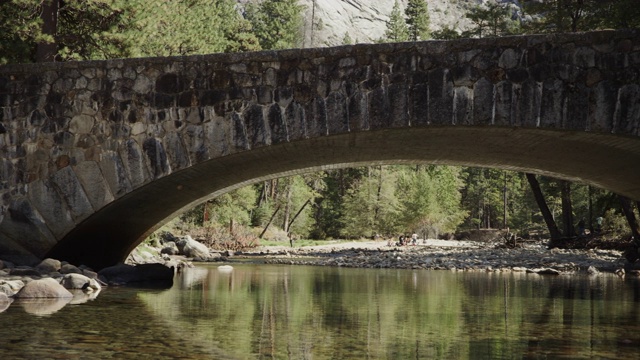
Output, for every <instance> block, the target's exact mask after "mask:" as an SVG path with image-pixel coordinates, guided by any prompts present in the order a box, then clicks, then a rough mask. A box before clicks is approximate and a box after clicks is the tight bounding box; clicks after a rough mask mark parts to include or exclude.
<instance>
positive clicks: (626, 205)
mask: <svg viewBox="0 0 640 360" xmlns="http://www.w3.org/2000/svg"><path fill="white" fill-rule="evenodd" d="M618 199H620V205H621V207H622V212H623V213H624V216H625V217H626V218H627V223H629V227H630V228H631V234H632V235H633V238H634V239H635V241H637V242H638V241H640V227H638V220H637V219H636V215H635V214H634V212H633V205H632V203H631V200H629V198H627V197H624V196H622V195H618Z"/></svg>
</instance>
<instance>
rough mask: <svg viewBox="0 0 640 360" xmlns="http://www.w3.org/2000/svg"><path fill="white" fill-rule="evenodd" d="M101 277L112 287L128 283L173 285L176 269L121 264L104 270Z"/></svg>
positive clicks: (149, 265)
mask: <svg viewBox="0 0 640 360" xmlns="http://www.w3.org/2000/svg"><path fill="white" fill-rule="evenodd" d="M98 275H99V277H100V278H101V279H102V280H103V281H104V282H106V283H108V284H111V285H123V284H127V283H136V282H137V283H140V282H150V283H162V284H167V285H169V286H171V284H173V275H174V268H173V267H167V266H165V265H163V264H140V265H136V266H134V265H128V264H119V265H114V266H110V267H107V268H104V269H102V270H100V272H98Z"/></svg>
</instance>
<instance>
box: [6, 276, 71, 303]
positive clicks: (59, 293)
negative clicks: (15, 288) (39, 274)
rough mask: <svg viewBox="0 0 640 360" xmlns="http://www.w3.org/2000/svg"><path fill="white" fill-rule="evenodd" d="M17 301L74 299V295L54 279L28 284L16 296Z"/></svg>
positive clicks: (34, 281)
mask: <svg viewBox="0 0 640 360" xmlns="http://www.w3.org/2000/svg"><path fill="white" fill-rule="evenodd" d="M15 298H17V299H34V298H73V294H71V292H69V290H67V289H65V288H64V287H63V286H62V285H60V283H58V282H57V281H56V280H54V279H52V278H45V279H39V280H33V281H30V282H28V283H27V284H26V285H25V286H24V287H23V288H22V289H21V290H20V291H19V292H18V293H17V294H16V295H15Z"/></svg>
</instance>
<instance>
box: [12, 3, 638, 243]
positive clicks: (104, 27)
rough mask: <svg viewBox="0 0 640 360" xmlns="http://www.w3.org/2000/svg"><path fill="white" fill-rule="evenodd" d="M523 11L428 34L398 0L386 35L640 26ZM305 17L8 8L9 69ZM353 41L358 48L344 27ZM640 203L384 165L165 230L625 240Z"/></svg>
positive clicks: (594, 16) (236, 202) (190, 50)
mask: <svg viewBox="0 0 640 360" xmlns="http://www.w3.org/2000/svg"><path fill="white" fill-rule="evenodd" d="M522 3H523V6H522V9H520V10H521V13H519V14H515V13H514V11H513V8H512V7H510V6H508V4H502V3H497V2H496V3H489V4H488V5H486V6H484V5H483V6H478V5H473V2H469V3H468V9H467V13H466V15H465V16H466V17H467V18H468V19H469V20H470V21H471V23H472V24H473V26H472V27H471V28H469V29H465V30H461V29H455V28H446V27H445V28H443V29H440V30H438V31H431V30H430V23H429V8H428V2H427V1H425V0H409V1H408V3H407V5H406V7H404V8H403V7H402V6H401V4H400V3H398V2H397V1H396V3H395V5H394V7H393V11H392V12H391V14H389V20H388V22H387V26H386V32H385V36H384V37H383V38H381V39H379V40H378V41H379V42H394V41H419V40H428V39H456V38H462V37H476V38H479V37H492V36H505V35H517V34H533V33H553V32H576V31H588V30H597V29H612V28H613V29H622V28H639V27H640V7H639V6H637V0H615V1H613V0H580V1H577V0H555V1H542V2H540V1H524V2H522ZM314 4H315V3H314ZM516 15H517V16H516ZM306 22H311V23H312V26H311V27H310V28H311V29H313V24H314V19H305V18H304V17H303V7H302V6H301V5H299V4H298V2H297V1H296V0H262V1H248V2H243V3H239V2H237V1H235V0H176V1H146V0H0V65H2V64H11V63H29V62H47V61H75V60H91V59H110V58H127V57H149V56H173V55H193V54H206V53H216V52H241V51H257V50H271V49H286V48H297V47H301V46H302V38H303V34H302V31H303V30H302V29H303V28H304V27H305V23H306ZM343 43H344V44H351V43H353V39H351V38H350V37H349V34H348V33H346V34H345V37H344V40H343ZM593 166H597V165H596V164H594V165H593ZM639 207H640V203H639V202H633V201H631V200H629V199H627V198H624V197H622V196H619V195H617V194H613V193H611V192H608V191H605V190H602V189H598V188H594V187H591V186H589V185H585V184H578V183H571V182H569V181H566V180H561V179H554V178H549V177H545V176H538V175H533V174H524V173H517V172H512V171H506V170H499V169H488V168H472V167H453V166H443V165H437V166H436V165H429V164H415V165H384V166H380V165H378V166H370V167H361V168H345V169H336V170H331V171H323V172H317V173H307V174H300V175H296V176H292V177H288V178H279V179H272V180H268V181H264V182H260V183H256V184H253V185H250V186H247V187H244V188H241V189H238V190H235V191H232V192H229V193H227V194H224V195H222V196H219V197H217V198H215V199H212V200H209V201H207V202H206V203H203V204H200V205H199V206H197V207H195V208H194V209H191V210H189V211H187V212H185V213H184V214H183V215H181V216H180V217H179V218H176V219H174V220H172V221H171V222H169V223H168V224H167V225H166V227H165V229H167V228H170V229H171V230H172V231H178V230H181V231H188V232H191V233H194V234H196V235H197V237H199V238H200V239H202V240H205V241H207V242H210V243H211V244H212V245H217V246H222V247H242V246H247V245H250V244H255V243H256V241H257V239H258V238H261V239H269V240H275V241H289V240H290V239H319V240H324V239H359V238H374V237H378V236H380V237H397V236H398V234H402V233H414V232H415V233H418V234H420V235H421V236H423V237H453V236H455V234H458V233H460V232H463V231H467V230H470V229H509V231H510V232H512V233H514V234H517V235H518V236H521V237H542V238H551V239H556V240H560V239H571V238H576V237H586V235H588V234H590V235H598V237H599V238H601V239H605V240H610V241H614V242H615V241H620V240H628V239H629V238H630V237H631V236H635V238H636V239H640V236H639V234H638V224H637V216H638V212H637V211H638V208H639Z"/></svg>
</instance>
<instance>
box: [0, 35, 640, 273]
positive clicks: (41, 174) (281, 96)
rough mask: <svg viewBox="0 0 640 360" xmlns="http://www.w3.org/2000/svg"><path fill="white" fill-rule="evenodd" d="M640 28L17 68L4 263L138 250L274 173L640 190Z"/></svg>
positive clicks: (9, 102)
mask: <svg viewBox="0 0 640 360" xmlns="http://www.w3.org/2000/svg"><path fill="white" fill-rule="evenodd" d="M639 35H640V34H639V33H638V32H613V31H609V32H596V33H583V34H571V35H549V36H524V37H508V38H498V39H476V40H457V41H449V42H441V41H431V42H421V43H404V44H379V45H355V46H343V47H337V48H325V49H305V50H285V51H278V52H259V53H245V54H216V55H206V56H190V57H175V58H150V59H128V60H111V61H95V62H71V63H52V64H37V65H33V64H32V65H12V66H4V67H0V106H1V111H0V258H2V257H4V258H10V259H14V260H23V261H27V260H29V259H34V258H41V257H44V256H53V257H58V258H61V259H65V260H69V261H72V262H74V263H85V264H88V265H92V266H94V267H96V268H99V267H102V266H105V265H110V264H112V263H114V262H117V261H119V260H122V259H123V258H124V257H125V256H126V255H127V254H128V252H129V251H130V250H131V249H133V247H135V245H136V244H138V243H139V242H140V241H141V240H142V239H143V238H144V237H145V236H146V235H148V234H149V233H150V232H151V231H152V230H154V229H155V228H157V227H158V226H159V225H160V224H162V223H163V222H164V221H166V220H168V219H170V218H171V217H172V216H174V215H176V214H177V213H179V212H180V211H183V210H184V209H186V208H188V207H190V206H193V205H194V204H196V203H198V202H200V201H203V200H205V199H206V198H210V197H213V196H216V195H219V194H221V193H224V192H226V191H229V190H230V189H234V188H237V187H240V186H243V185H246V184H250V183H253V182H256V181H261V180H264V179H268V178H274V177H279V176H284V175H292V174H296V173H302V172H305V171H315V170H321V169H327V168H333V167H345V166H355V165H366V164H380V163H401V162H411V163H416V162H424V163H436V164H460V165H477V166H487V167H495V168H505V169H513V170H523V171H529V172H536V173H543V174H551V175H554V176H557V177H562V178H566V179H570V180H580V181H584V182H587V183H590V184H593V185H595V186H599V187H603V188H606V189H610V190H612V191H615V192H618V193H620V194H624V195H627V196H629V197H631V198H634V199H640V181H639V180H640V167H638V166H637V164H638V163H640V138H639V135H640V80H639V77H640V36H639Z"/></svg>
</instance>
